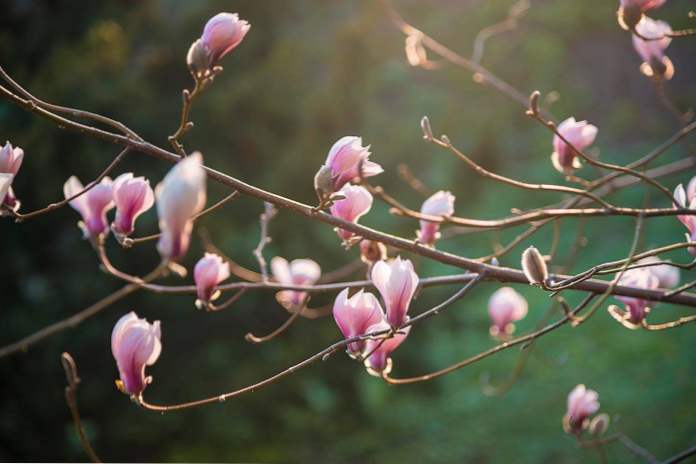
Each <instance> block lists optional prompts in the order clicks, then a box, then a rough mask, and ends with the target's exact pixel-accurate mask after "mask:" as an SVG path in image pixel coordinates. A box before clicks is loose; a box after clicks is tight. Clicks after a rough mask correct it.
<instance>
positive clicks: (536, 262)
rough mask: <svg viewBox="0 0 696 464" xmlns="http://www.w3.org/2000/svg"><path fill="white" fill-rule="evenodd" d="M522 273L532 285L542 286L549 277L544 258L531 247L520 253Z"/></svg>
mask: <svg viewBox="0 0 696 464" xmlns="http://www.w3.org/2000/svg"><path fill="white" fill-rule="evenodd" d="M522 272H524V275H525V277H527V280H528V281H529V283H530V284H532V285H542V284H543V283H544V282H546V279H548V277H549V271H548V269H547V268H546V261H545V260H544V257H543V256H541V253H539V250H537V249H536V248H535V247H533V246H530V247H529V248H527V249H526V250H524V252H523V253H522Z"/></svg>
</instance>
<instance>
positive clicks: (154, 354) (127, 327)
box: [111, 311, 162, 396]
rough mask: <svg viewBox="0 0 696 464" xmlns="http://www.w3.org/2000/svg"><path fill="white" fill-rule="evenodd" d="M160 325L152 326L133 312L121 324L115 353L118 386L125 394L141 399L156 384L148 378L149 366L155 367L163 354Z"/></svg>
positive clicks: (116, 328) (114, 340) (113, 337)
mask: <svg viewBox="0 0 696 464" xmlns="http://www.w3.org/2000/svg"><path fill="white" fill-rule="evenodd" d="M161 337H162V334H161V332H160V321H155V322H154V323H152V324H150V323H149V322H147V320H145V319H144V318H143V319H140V318H138V315H137V314H135V312H133V311H131V312H129V313H128V314H126V315H125V316H123V317H122V318H121V319H119V320H118V322H117V323H116V325H115V326H114V330H113V331H112V332H111V352H112V353H113V355H114V359H115V360H116V365H117V366H118V373H119V376H120V378H121V380H119V381H117V382H116V384H117V386H118V388H119V390H121V391H122V392H123V393H127V394H129V395H136V396H138V395H140V394H141V393H142V392H143V390H145V387H146V386H147V385H148V384H149V383H151V382H152V377H145V366H152V365H153V364H154V363H155V361H157V358H159V355H160V352H161V351H162V343H161V342H160V338H161Z"/></svg>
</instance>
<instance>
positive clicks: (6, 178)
mask: <svg viewBox="0 0 696 464" xmlns="http://www.w3.org/2000/svg"><path fill="white" fill-rule="evenodd" d="M13 179H14V176H13V175H12V174H7V173H4V172H0V206H2V204H3V201H4V199H5V197H6V196H7V193H8V192H9V191H10V186H11V185H12V180H13Z"/></svg>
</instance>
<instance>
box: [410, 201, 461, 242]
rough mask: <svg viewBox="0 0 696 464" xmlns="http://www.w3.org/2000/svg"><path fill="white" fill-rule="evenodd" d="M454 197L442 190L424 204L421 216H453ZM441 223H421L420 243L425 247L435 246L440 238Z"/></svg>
mask: <svg viewBox="0 0 696 464" xmlns="http://www.w3.org/2000/svg"><path fill="white" fill-rule="evenodd" d="M454 199H455V198H454V195H452V194H451V193H450V192H447V191H444V190H440V191H439V192H437V193H435V194H433V195H432V196H431V197H430V198H428V199H427V200H425V201H424V202H423V206H421V214H427V215H428V216H445V217H446V216H451V215H453V214H454ZM439 229H440V223H438V222H431V221H423V220H421V221H420V230H419V231H418V232H417V234H418V241H419V242H420V243H423V244H425V245H433V244H434V243H435V241H436V240H437V239H439V238H440V232H438V231H439Z"/></svg>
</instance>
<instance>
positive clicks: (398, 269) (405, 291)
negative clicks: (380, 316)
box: [370, 257, 418, 327]
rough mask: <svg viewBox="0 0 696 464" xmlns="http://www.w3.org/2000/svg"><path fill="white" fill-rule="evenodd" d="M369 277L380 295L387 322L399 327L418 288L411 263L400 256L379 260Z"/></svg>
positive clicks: (405, 317) (416, 277)
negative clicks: (389, 259) (388, 259)
mask: <svg viewBox="0 0 696 464" xmlns="http://www.w3.org/2000/svg"><path fill="white" fill-rule="evenodd" d="M370 277H371V279H372V282H373V283H374V284H375V287H377V290H379V293H380V294H381V295H382V300H383V301H384V306H385V307H386V310H387V322H389V324H391V326H392V327H399V326H400V325H401V324H403V323H404V322H406V321H407V320H408V316H406V313H407V312H408V308H409V306H410V305H411V300H412V299H413V294H414V293H416V289H417V288H418V275H417V274H416V273H415V272H414V270H413V263H411V261H410V260H408V259H401V257H397V258H396V259H392V260H391V261H389V262H387V261H379V262H377V263H375V265H374V266H373V267H372V272H371V273H370Z"/></svg>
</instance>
